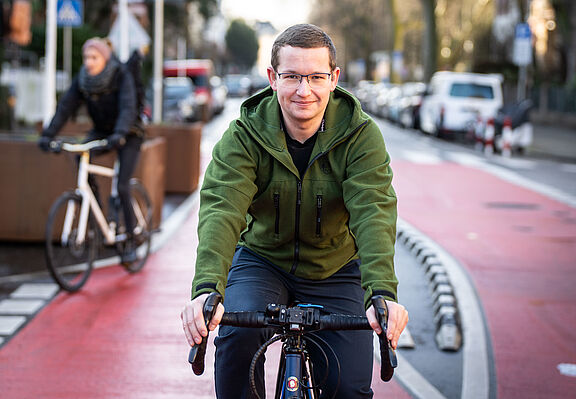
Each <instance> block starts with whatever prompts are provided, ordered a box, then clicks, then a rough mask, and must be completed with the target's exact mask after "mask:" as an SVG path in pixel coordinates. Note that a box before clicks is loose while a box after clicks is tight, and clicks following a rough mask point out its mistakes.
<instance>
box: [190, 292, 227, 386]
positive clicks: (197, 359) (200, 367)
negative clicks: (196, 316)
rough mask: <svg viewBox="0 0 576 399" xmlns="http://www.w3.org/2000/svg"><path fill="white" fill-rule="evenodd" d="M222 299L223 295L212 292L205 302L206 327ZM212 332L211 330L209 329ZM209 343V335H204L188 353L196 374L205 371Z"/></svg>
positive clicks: (203, 312)
mask: <svg viewBox="0 0 576 399" xmlns="http://www.w3.org/2000/svg"><path fill="white" fill-rule="evenodd" d="M221 300H222V296H221V295H220V294H219V293H217V292H213V293H211V294H210V295H209V296H208V298H206V301H205V302H204V308H203V309H202V315H203V316H204V322H205V323H206V328H208V324H210V320H212V317H214V314H215V313H216V308H217V307H218V304H219V303H220V301H221ZM208 334H210V330H208ZM207 343H208V335H206V336H205V337H202V342H201V343H200V344H198V345H194V346H193V347H192V348H190V353H189V354H188V362H189V363H190V364H191V365H192V371H193V372H194V374H196V375H202V373H204V357H205V356H206V345H207Z"/></svg>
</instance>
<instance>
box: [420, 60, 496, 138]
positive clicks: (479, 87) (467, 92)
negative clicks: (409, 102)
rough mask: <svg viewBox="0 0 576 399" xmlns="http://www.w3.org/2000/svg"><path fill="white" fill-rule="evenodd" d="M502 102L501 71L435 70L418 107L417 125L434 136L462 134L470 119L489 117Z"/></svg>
mask: <svg viewBox="0 0 576 399" xmlns="http://www.w3.org/2000/svg"><path fill="white" fill-rule="evenodd" d="M502 103H503V100H502V76H501V75H497V74H478V73H464V72H448V71H442V72H436V73H435V74H434V75H433V76H432V79H431V80H430V86H429V89H428V90H427V92H426V93H425V96H424V98H423V101H422V105H421V107H420V128H421V129H422V131H423V132H425V133H429V134H432V135H434V136H441V135H442V136H444V135H446V136H447V135H452V136H454V135H465V134H466V133H467V132H468V131H469V126H470V123H471V121H476V120H478V119H479V118H480V119H482V120H487V119H488V118H493V117H494V116H495V115H496V113H497V111H498V109H499V108H500V107H502Z"/></svg>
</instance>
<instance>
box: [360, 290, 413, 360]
mask: <svg viewBox="0 0 576 399" xmlns="http://www.w3.org/2000/svg"><path fill="white" fill-rule="evenodd" d="M386 305H387V306H388V330H387V334H386V338H387V339H388V340H389V341H390V345H391V346H392V349H396V347H397V346H398V340H399V339H400V334H402V331H404V328H405V327H406V324H408V311H407V310H406V308H405V307H404V306H402V305H400V304H398V303H396V302H392V301H386ZM366 317H367V318H368V322H369V323H370V326H371V327H372V329H374V331H375V332H376V334H380V333H381V332H382V328H381V327H380V323H378V320H377V318H376V311H375V310H374V306H373V305H370V307H369V308H368V310H367V311H366Z"/></svg>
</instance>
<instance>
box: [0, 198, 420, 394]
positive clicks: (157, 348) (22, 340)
mask: <svg viewBox="0 0 576 399" xmlns="http://www.w3.org/2000/svg"><path fill="white" fill-rule="evenodd" d="M196 212H197V209H196V208H194V209H192V210H191V213H190V216H188V217H187V219H186V221H185V222H184V223H183V225H182V226H180V227H179V228H178V230H177V231H176V233H175V234H173V235H172V236H171V238H170V239H169V240H168V242H167V243H166V244H165V245H164V246H163V247H162V248H161V249H160V250H159V251H157V252H156V253H154V254H153V255H151V257H150V259H149V261H148V263H147V265H146V266H145V267H144V269H143V270H142V271H141V272H140V273H138V274H135V275H129V274H127V273H126V272H125V271H124V270H122V269H121V268H120V267H117V266H114V267H108V268H103V269H98V270H96V271H95V272H94V274H93V275H92V277H91V278H90V280H89V281H88V283H87V284H86V286H85V287H84V288H83V289H82V290H81V291H80V292H79V293H76V294H67V293H60V294H59V295H58V296H57V297H56V298H55V299H54V300H53V301H52V302H51V303H50V304H48V305H47V306H46V307H45V308H44V309H42V310H41V311H40V313H39V314H37V315H36V317H35V318H34V319H33V320H32V321H31V322H30V323H29V324H28V325H27V326H25V327H24V329H23V330H22V331H20V332H19V333H18V334H17V335H16V336H15V337H13V338H12V339H11V340H10V342H8V343H7V344H6V345H4V347H3V348H2V349H1V350H0V397H2V398H3V399H33V398H34V399H36V398H46V399H66V398H75V399H76V398H91V399H96V398H102V399H109V398H122V399H131V398H134V399H136V398H138V399H156V398H157V399H178V398H195V399H208V398H215V394H214V380H213V352H214V348H213V345H211V346H209V349H208V352H207V358H206V371H205V372H204V374H203V375H202V376H199V377H198V376H195V375H194V374H193V373H192V370H191V368H190V365H189V364H188V362H187V356H188V349H189V347H188V345H187V343H186V341H185V337H184V333H183V331H182V326H181V322H180V317H179V316H180V310H181V308H182V306H183V305H184V303H185V301H186V300H187V299H188V298H189V295H190V285H191V281H192V277H193V271H194V266H193V265H194V259H195V254H196V246H197V236H196V225H197V220H196V217H195V215H196ZM278 354H279V352H278V349H277V348H276V349H275V348H271V351H270V352H269V354H268V356H267V358H268V359H275V358H276V359H277V357H278ZM272 364H274V361H273V360H272ZM275 372H276V370H275V369H274V367H273V366H270V367H268V368H267V379H268V381H275ZM272 385H273V384H272ZM373 388H374V391H375V396H374V397H375V398H409V397H410V396H409V395H408V394H407V393H406V392H405V390H404V389H403V388H402V387H401V386H400V385H399V384H398V383H397V382H395V381H393V382H390V383H383V382H382V381H380V380H379V369H378V365H375V369H374V378H373ZM268 397H273V395H272V393H271V392H269V393H268Z"/></svg>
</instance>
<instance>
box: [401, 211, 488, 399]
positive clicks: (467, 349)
mask: <svg viewBox="0 0 576 399" xmlns="http://www.w3.org/2000/svg"><path fill="white" fill-rule="evenodd" d="M397 231H398V237H400V238H399V240H398V241H399V242H401V243H406V245H407V246H408V248H409V251H410V252H411V253H416V254H417V256H418V257H419V259H420V263H421V265H422V267H423V268H425V267H426V262H428V268H429V269H431V265H432V264H433V262H437V263H435V264H434V266H441V267H442V268H443V269H444V270H443V272H444V273H443V274H445V275H446V276H447V279H444V278H443V277H442V279H443V280H442V281H443V284H445V285H449V286H450V287H451V288H452V292H453V293H452V294H443V293H440V292H441V291H440V290H436V295H437V297H438V298H440V297H441V296H442V295H448V296H449V297H450V298H451V299H450V303H445V302H443V301H445V300H446V299H444V298H442V299H440V300H439V301H435V303H438V304H439V305H436V307H435V309H441V311H440V312H439V313H438V312H437V314H438V316H437V317H436V320H437V321H438V324H437V327H438V329H437V337H436V338H437V342H439V343H440V344H445V343H448V344H454V343H456V342H457V341H456V338H458V336H459V337H460V342H459V344H460V345H462V361H463V364H462V370H463V371H462V395H461V397H462V398H489V397H492V396H493V395H494V391H493V389H494V385H492V384H493V383H494V382H493V381H491V377H490V374H491V366H490V365H491V361H490V356H491V355H490V354H491V349H490V343H489V337H488V331H487V326H486V321H485V319H484V315H483V310H482V305H481V300H480V298H479V297H478V294H477V293H476V290H475V288H474V285H473V282H472V280H471V278H470V276H469V275H468V273H467V271H466V269H465V268H464V267H463V265H461V264H460V263H459V262H458V261H457V260H456V259H454V258H453V257H452V256H451V255H450V254H449V253H448V252H447V251H446V250H445V249H444V248H443V247H441V246H440V245H438V244H437V243H436V242H434V241H433V240H432V239H431V238H429V237H428V236H426V235H425V234H424V233H422V232H420V231H419V230H418V229H417V228H416V227H414V226H412V225H411V224H410V223H408V222H407V221H405V220H403V219H401V218H398V223H397ZM433 271H434V272H435V273H432V272H433ZM439 272H441V269H440V268H438V267H436V268H435V269H433V270H432V269H431V271H430V272H429V273H428V274H427V276H428V278H429V279H430V276H435V275H437V274H438V275H440V274H439ZM433 281H434V280H430V285H432V283H433ZM437 281H438V280H437ZM437 285H440V284H437ZM432 287H433V286H432ZM443 289H445V288H443ZM432 292H434V290H432ZM452 298H453V299H452ZM452 300H453V302H452ZM446 305H452V306H453V307H454V309H455V310H454V317H453V318H451V317H449V316H444V315H443V314H442V313H441V312H444V311H446V312H448V313H449V311H448V310H444V309H450V308H447V307H445V306H446ZM443 321H444V322H443ZM454 321H455V322H456V323H454ZM438 339H440V340H439V341H438ZM444 339H445V340H444ZM450 350H452V349H450ZM398 376H399V377H401V379H405V378H404V376H401V375H400V373H399V375H398ZM413 382H414V381H412V380H410V379H409V378H406V381H405V383H406V385H407V386H411V384H412V383H413ZM422 397H426V396H422Z"/></svg>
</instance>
